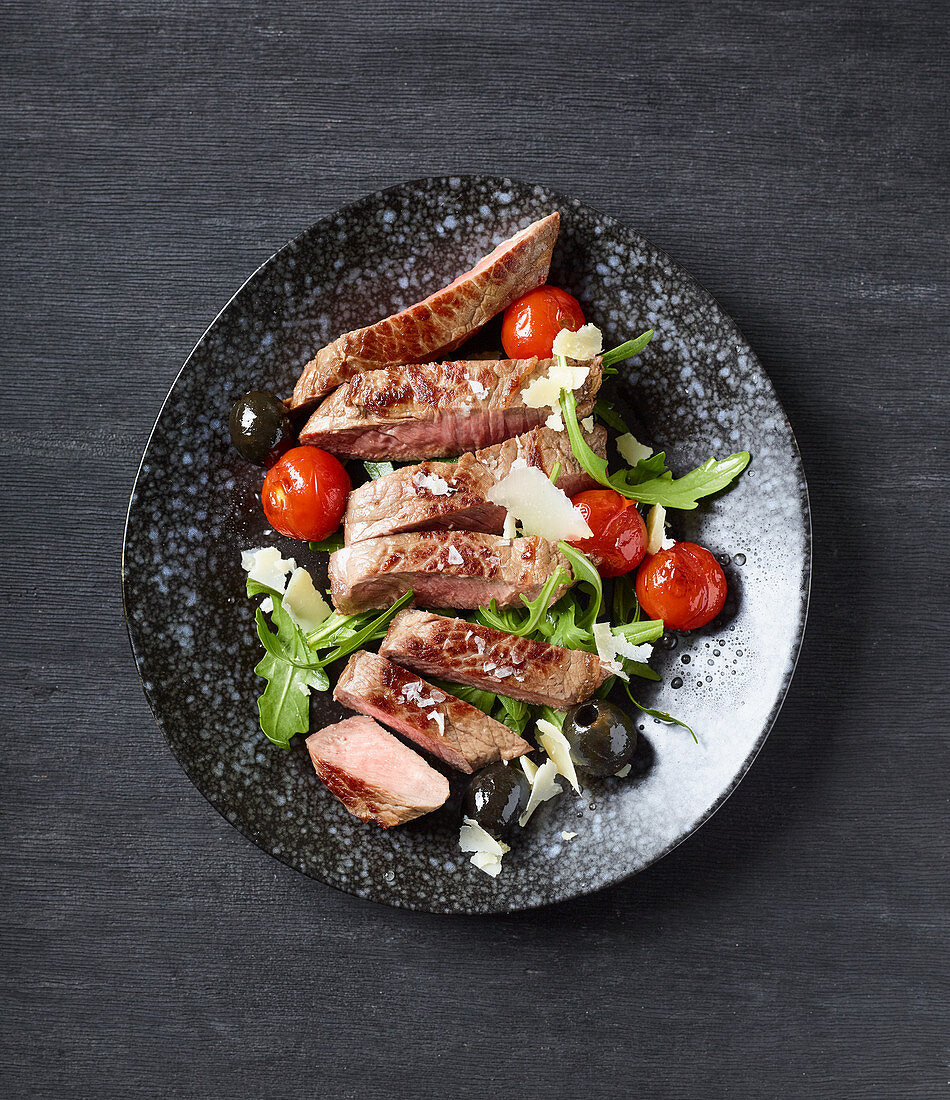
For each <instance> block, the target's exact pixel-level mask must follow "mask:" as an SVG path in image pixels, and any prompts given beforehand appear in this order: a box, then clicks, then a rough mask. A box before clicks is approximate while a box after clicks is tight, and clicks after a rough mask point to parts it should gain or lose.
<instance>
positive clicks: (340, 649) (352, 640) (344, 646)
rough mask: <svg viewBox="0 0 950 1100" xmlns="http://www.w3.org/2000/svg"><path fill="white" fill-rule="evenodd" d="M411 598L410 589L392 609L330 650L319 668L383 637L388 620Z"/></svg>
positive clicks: (411, 592)
mask: <svg viewBox="0 0 950 1100" xmlns="http://www.w3.org/2000/svg"><path fill="white" fill-rule="evenodd" d="M412 597H413V591H412V589H411V588H410V589H409V591H408V592H406V593H405V594H404V595H402V596H400V597H399V599H398V600H396V602H395V603H394V604H393V605H392V607H388V608H387V609H386V610H385V611H384V612H383V613H382V614H381V615H377V616H376V618H375V619H372V620H371V621H370V622H368V623H367V624H366V625H365V626H362V627H360V629H359V630H357V631H356V632H355V633H353V634H352V635H351V636H350V637H349V638H348V639H347V640H346V641H344V642H341V643H340V644H339V645H337V646H336V647H335V648H334V649H331V650H330V652H329V653H328V654H327V656H326V657H324V658H323V659H322V660H321V662H320V664H321V666H323V665H328V664H330V663H331V662H332V661H338V660H339V659H340V658H341V657H348V656H349V655H350V654H351V653H355V652H356V650H358V649H359V648H360V646H361V645H363V644H364V643H365V642H370V641H374V640H375V639H377V638H382V637H385V635H386V627H387V626H388V625H389V620H390V619H392V617H393V616H394V615H395V614H396V612H397V611H399V610H401V609H402V608H403V607H405V606H406V604H407V603H409V601H410V600H411V599H412Z"/></svg>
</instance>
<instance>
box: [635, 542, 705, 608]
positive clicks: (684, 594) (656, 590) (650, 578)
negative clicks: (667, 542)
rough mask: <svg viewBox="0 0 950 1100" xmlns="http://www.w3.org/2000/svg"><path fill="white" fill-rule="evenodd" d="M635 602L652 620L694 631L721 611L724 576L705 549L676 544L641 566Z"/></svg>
mask: <svg viewBox="0 0 950 1100" xmlns="http://www.w3.org/2000/svg"><path fill="white" fill-rule="evenodd" d="M637 599H638V600H639V601H640V606H641V607H642V608H643V610H644V611H645V612H646V613H647V615H649V616H650V618H651V619H662V620H663V622H664V623H665V624H666V625H667V626H668V627H670V628H671V629H673V630H696V628H697V627H700V626H705V625H706V623H709V622H712V620H713V619H715V617H716V616H717V615H718V614H719V612H720V611H722V605H723V604H724V603H725V602H726V574H725V573H723V571H722V566H721V565H720V564H719V562H718V561H716V559H715V558H714V557H713V556H712V554H710V552H709V551H708V550H707V549H706V548H705V547H704V546H699V545H697V544H696V543H695V542H678V543H677V544H676V545H675V546H674V547H673V548H672V549H670V550H660V551H659V552H658V553H656V554H653V555H652V556H651V557H649V558H647V560H646V561H645V562H644V563H643V565H641V566H640V571H639V572H638V573H637Z"/></svg>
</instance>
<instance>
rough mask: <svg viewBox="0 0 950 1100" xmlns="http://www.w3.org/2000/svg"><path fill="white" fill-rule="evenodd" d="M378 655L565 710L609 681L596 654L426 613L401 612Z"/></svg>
mask: <svg viewBox="0 0 950 1100" xmlns="http://www.w3.org/2000/svg"><path fill="white" fill-rule="evenodd" d="M380 653H381V654H382V655H383V656H384V657H388V658H389V660H391V661H396V662H398V663H399V664H401V665H405V666H406V667H407V668H411V669H414V670H415V671H416V672H425V673H427V674H429V675H432V676H438V677H441V679H443V680H451V681H453V682H454V683H457V684H470V685H471V686H472V687H478V688H484V689H485V690H487V691H494V692H497V693H498V694H501V695H507V696H509V697H510V698H512V699H523V700H524V701H525V702H526V703H546V704H547V705H548V706H550V707H555V708H557V709H558V710H564V709H566V708H567V707H570V706H573V705H574V704H575V703H582V702H583V701H584V700H585V699H588V698H589V697H590V696H591V695H593V694H594V692H595V691H596V690H597V689H598V688H599V687H600V685H601V684H602V683H603V682H604V680H606V679H607V677H608V676H610V674H611V673H610V669H609V668H608V667H607V665H606V664H605V663H604V662H603V661H602V660H601V659H600V658H599V657H597V656H596V655H595V654H593V653H585V652H584V651H583V650H580V649H565V648H564V647H563V646H559V645H549V644H548V643H547V642H536V641H532V640H531V639H530V638H517V637H515V635H514V634H506V633H504V631H501V630H492V629H491V627H487V626H479V625H477V624H473V623H467V622H465V620H464V619H449V618H447V617H446V616H444V615H433V614H432V613H431V612H429V611H402V612H400V613H399V614H398V615H397V616H396V618H395V619H393V621H392V623H391V624H390V627H389V633H388V634H387V635H386V637H385V639H384V640H383V644H382V646H381V647H380Z"/></svg>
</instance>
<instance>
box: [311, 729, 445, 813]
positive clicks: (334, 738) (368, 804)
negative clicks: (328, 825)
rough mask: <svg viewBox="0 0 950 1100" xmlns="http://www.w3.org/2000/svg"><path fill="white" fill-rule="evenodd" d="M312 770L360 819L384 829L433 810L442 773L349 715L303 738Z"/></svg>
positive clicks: (439, 799)
mask: <svg viewBox="0 0 950 1100" xmlns="http://www.w3.org/2000/svg"><path fill="white" fill-rule="evenodd" d="M307 749H308V750H309V752H310V759H311V760H312V761H313V766H314V768H315V769H316V772H317V775H318V776H319V777H320V778H321V779H322V780H323V782H324V783H325V784H326V786H327V788H328V789H329V790H330V791H331V793H332V794H334V795H336V797H337V798H338V799H339V800H340V801H341V802H342V803H343V805H344V806H345V807H346V808H347V809H348V810H349V811H350V813H351V814H353V815H354V816H355V817H358V818H359V819H360V820H361V821H374V822H376V824H377V825H381V826H382V827H383V828H384V829H388V828H389V827H390V826H391V825H399V824H401V823H402V822H404V821H411V820H412V819H413V818H414V817H420V816H421V815H422V814H427V813H429V812H430V811H432V810H437V809H438V808H439V807H440V806H441V805H442V804H443V803H444V802H445V800H446V799H447V798H448V797H449V784H448V780H447V779H446V778H445V776H444V775H440V774H439V773H438V772H437V771H436V770H435V769H434V768H431V767H430V766H429V765H428V764H427V763H426V762H425V761H424V760H423V759H422V757H421V756H419V755H418V754H416V753H414V752H413V751H412V749H410V748H408V747H407V746H406V745H404V744H403V743H402V742H401V741H400V740H399V739H398V738H396V737H393V735H392V734H391V733H389V731H388V730H384V729H383V728H382V726H378V725H377V724H376V723H375V722H374V721H372V719H370V718H363V717H358V718H348V719H347V720H346V721H345V722H337V723H336V724H335V725H332V726H326V727H325V728H324V729H322V730H317V732H316V733H312V734H311V735H310V736H309V737H308V738H307Z"/></svg>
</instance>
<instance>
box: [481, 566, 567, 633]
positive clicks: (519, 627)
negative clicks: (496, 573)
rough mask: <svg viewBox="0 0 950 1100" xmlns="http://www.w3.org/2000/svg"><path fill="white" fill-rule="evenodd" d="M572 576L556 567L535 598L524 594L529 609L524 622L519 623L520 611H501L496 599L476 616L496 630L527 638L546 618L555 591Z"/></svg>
mask: <svg viewBox="0 0 950 1100" xmlns="http://www.w3.org/2000/svg"><path fill="white" fill-rule="evenodd" d="M570 579H571V578H570V577H569V576H568V575H567V573H565V572H564V570H563V569H555V571H554V573H553V574H552V575H551V576H550V577H548V579H547V581H545V584H544V587H543V588H542V589H541V591H540V592H539V593H538V595H537V596H536V597H535V598H534V599H533V600H528V599H526V598H525V597H524V595H522V597H521V600H522V603H524V605H525V607H526V608H527V609H528V616H527V618H526V619H525V620H524V622H521V623H519V621H518V618H519V616H520V614H521V612H519V611H501V610H499V608H498V603H497V601H496V600H492V602H491V603H490V604H489V606H488V607H480V608H479V609H478V610H477V611H476V612H475V618H476V620H477V621H478V622H480V623H481V624H482V625H483V626H490V627H493V628H494V629H495V630H504V631H506V632H507V633H508V634H515V635H517V636H518V637H519V638H525V637H527V636H528V635H529V634H533V633H534V631H536V630H537V629H538V626H539V625H540V624H541V622H542V621H543V620H544V615H545V612H546V611H547V609H548V605H549V604H550V602H551V597H552V596H553V595H554V591H555V589H556V588H558V587H559V586H560V585H561V584H565V583H567V582H568V581H570Z"/></svg>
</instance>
